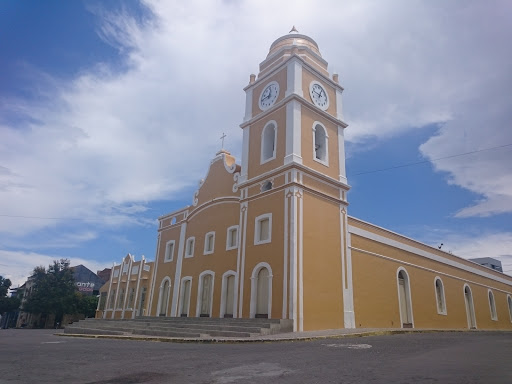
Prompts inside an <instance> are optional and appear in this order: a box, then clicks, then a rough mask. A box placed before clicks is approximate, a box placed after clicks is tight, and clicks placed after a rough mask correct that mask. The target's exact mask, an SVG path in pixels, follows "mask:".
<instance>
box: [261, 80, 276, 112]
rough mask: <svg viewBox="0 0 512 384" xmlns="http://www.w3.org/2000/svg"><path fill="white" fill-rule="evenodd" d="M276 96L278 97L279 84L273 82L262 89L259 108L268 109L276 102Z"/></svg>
mask: <svg viewBox="0 0 512 384" xmlns="http://www.w3.org/2000/svg"><path fill="white" fill-rule="evenodd" d="M278 95H279V84H277V82H275V81H273V82H271V83H270V84H269V85H267V86H266V87H265V88H264V89H263V92H261V95H260V108H261V109H262V110H265V109H267V108H270V107H271V106H272V105H273V104H274V103H275V101H276V100H277V96H278Z"/></svg>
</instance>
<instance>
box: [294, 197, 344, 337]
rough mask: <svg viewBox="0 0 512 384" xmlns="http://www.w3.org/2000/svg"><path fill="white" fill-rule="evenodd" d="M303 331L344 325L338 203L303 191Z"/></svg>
mask: <svg viewBox="0 0 512 384" xmlns="http://www.w3.org/2000/svg"><path fill="white" fill-rule="evenodd" d="M303 222H304V235H303V236H304V283H303V284H304V330H305V331H308V330H318V329H334V328H343V292H342V277H341V271H342V269H341V268H342V266H341V257H340V252H341V243H340V213H339V204H337V203H334V202H331V201H328V200H326V199H323V198H321V197H318V196H316V195H313V194H311V193H308V192H305V193H304V220H303Z"/></svg>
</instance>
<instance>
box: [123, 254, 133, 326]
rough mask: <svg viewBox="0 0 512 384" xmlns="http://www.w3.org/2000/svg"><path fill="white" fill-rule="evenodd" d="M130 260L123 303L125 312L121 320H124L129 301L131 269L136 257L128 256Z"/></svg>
mask: <svg viewBox="0 0 512 384" xmlns="http://www.w3.org/2000/svg"><path fill="white" fill-rule="evenodd" d="M126 258H127V259H128V264H127V268H126V288H125V292H126V294H125V296H124V301H123V308H122V309H123V311H122V312H121V319H124V314H125V311H126V301H127V299H128V288H129V286H130V276H131V273H130V272H131V269H132V263H133V261H134V257H133V256H132V255H130V254H128V255H127V256H126V257H125V259H126ZM123 275H124V272H123Z"/></svg>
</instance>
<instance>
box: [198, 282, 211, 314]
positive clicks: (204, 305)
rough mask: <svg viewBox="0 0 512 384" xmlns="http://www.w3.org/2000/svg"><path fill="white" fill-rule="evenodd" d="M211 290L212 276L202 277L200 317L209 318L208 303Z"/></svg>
mask: <svg viewBox="0 0 512 384" xmlns="http://www.w3.org/2000/svg"><path fill="white" fill-rule="evenodd" d="M211 290H212V275H204V276H203V291H202V292H201V312H200V314H199V315H200V316H201V317H210V316H211V313H210V303H211V301H210V300H211Z"/></svg>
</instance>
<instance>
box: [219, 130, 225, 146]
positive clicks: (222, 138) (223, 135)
mask: <svg viewBox="0 0 512 384" xmlns="http://www.w3.org/2000/svg"><path fill="white" fill-rule="evenodd" d="M225 137H226V134H225V133H224V132H222V136H221V137H220V139H221V140H222V148H221V149H224V138H225Z"/></svg>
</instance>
